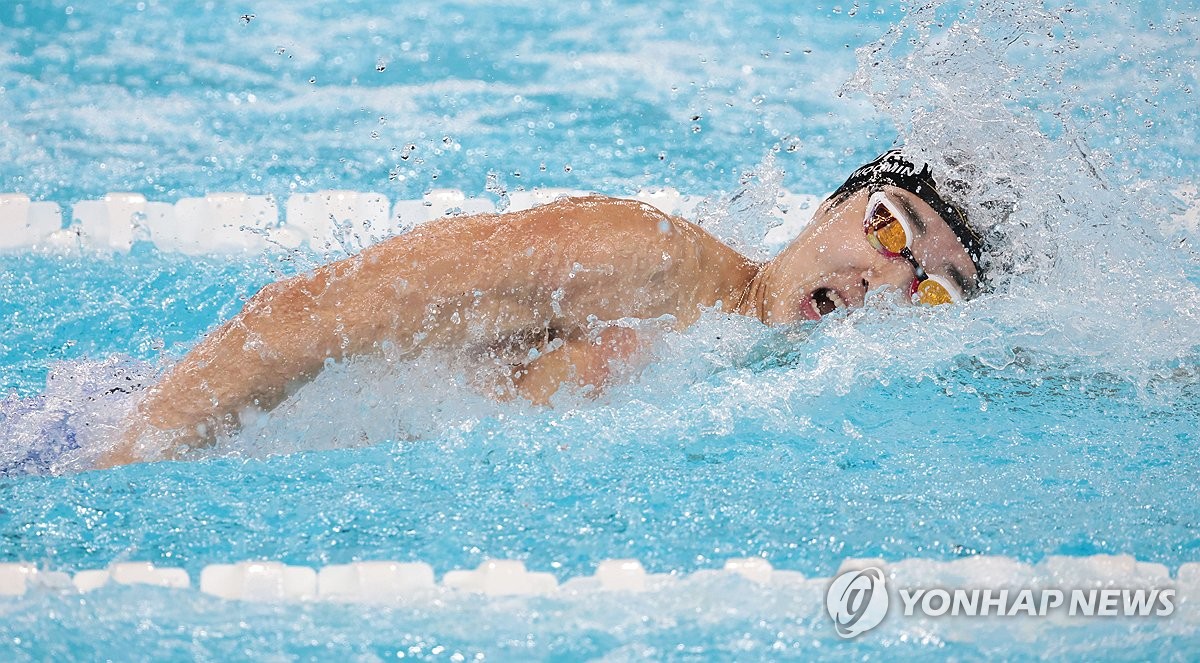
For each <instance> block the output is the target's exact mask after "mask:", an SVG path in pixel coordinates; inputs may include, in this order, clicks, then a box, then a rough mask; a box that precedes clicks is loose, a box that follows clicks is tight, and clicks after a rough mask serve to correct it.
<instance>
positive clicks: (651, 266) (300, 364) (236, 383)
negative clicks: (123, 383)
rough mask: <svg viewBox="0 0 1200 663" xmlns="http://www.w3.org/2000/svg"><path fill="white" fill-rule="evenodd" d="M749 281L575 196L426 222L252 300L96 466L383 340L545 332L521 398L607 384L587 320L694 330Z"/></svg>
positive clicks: (261, 398)
mask: <svg viewBox="0 0 1200 663" xmlns="http://www.w3.org/2000/svg"><path fill="white" fill-rule="evenodd" d="M754 270H755V266H754V265H753V263H751V262H749V261H748V260H746V259H745V258H743V257H741V256H740V255H738V254H737V253H736V252H734V251H733V250H732V249H729V248H728V247H725V246H724V245H722V244H721V243H720V242H719V241H717V240H716V239H715V238H713V237H711V236H710V235H707V233H704V232H703V231H701V230H700V229H698V228H696V227H694V226H692V225H691V224H688V223H687V222H684V221H682V220H679V219H671V218H669V217H667V216H666V215H664V214H662V213H661V212H659V211H658V210H654V209H653V208H650V207H648V206H646V205H642V204H640V203H636V202H632V201H622V200H615V199H605V198H582V199H571V200H564V201H559V202H556V203H552V204H550V205H545V206H542V207H539V208H535V209H533V210H527V211H524V212H518V213H514V214H509V215H502V216H498V215H480V216H475V217H461V218H456V219H450V220H444V221H440V222H438V223H433V224H427V225H426V226H422V227H420V228H418V229H416V230H414V231H412V232H410V233H407V234H405V235H401V236H398V237H394V238H392V239H390V240H387V241H384V242H381V243H379V244H376V245H374V246H371V247H369V248H367V249H365V250H364V251H362V252H361V253H359V254H358V255H356V256H353V257H351V258H347V259H345V260H342V261H339V262H335V263H332V264H329V265H325V266H323V267H321V268H319V269H317V270H315V271H314V272H313V273H312V274H310V275H303V276H297V277H293V278H290V279H287V280H284V281H281V282H279V283H275V284H272V285H269V286H267V287H265V288H263V290H262V291H260V292H259V293H258V294H256V295H255V296H254V297H252V298H251V299H250V300H249V301H248V302H247V303H246V305H245V307H244V308H243V309H242V311H241V312H240V313H239V314H238V315H237V316H236V317H234V318H233V319H232V320H229V321H228V322H226V323H224V324H223V325H221V326H220V327H219V328H218V329H217V330H215V331H214V332H213V333H212V334H210V335H209V336H208V337H207V338H206V339H204V341H203V342H201V343H200V344H199V345H198V346H197V347H196V348H195V349H193V350H192V351H191V352H190V353H189V354H188V355H187V356H186V357H184V358H183V360H181V361H180V362H179V363H178V364H176V365H175V366H174V367H173V368H172V369H171V370H169V371H168V372H167V374H166V375H164V376H163V378H162V379H161V380H160V381H159V382H158V384H156V385H155V386H154V387H153V388H151V389H150V390H148V392H147V395H146V396H145V397H144V398H143V400H142V401H141V403H140V404H139V406H138V408H137V411H136V412H135V413H134V415H133V416H131V417H130V419H129V420H128V421H127V423H126V430H125V433H124V434H123V436H122V439H121V441H120V443H119V444H118V445H117V446H116V447H115V448H114V449H112V450H111V451H110V452H109V453H108V454H107V455H106V456H105V457H103V458H102V459H101V460H100V462H99V466H101V467H106V466H111V465H119V464H125V463H129V462H135V461H137V460H140V459H142V458H143V457H157V456H161V455H165V456H167V457H174V456H176V455H177V454H178V453H179V452H180V451H183V450H186V449H187V448H190V447H194V446H199V445H204V444H208V443H211V442H212V440H213V439H214V437H215V436H216V434H217V433H218V431H219V430H220V429H223V428H232V427H235V426H236V425H237V419H238V415H239V412H241V411H242V410H243V409H244V408H246V407H250V406H255V407H258V408H261V409H271V408H273V407H274V406H276V405H278V404H279V403H280V402H281V401H282V400H283V399H284V398H285V397H286V396H287V395H288V393H289V392H290V390H291V389H292V388H293V387H294V386H295V385H297V384H299V383H302V382H304V381H306V380H309V379H311V378H312V377H314V376H315V375H316V374H317V373H318V372H320V370H321V369H322V367H323V366H324V364H325V362H326V361H327V360H331V359H332V360H335V361H336V360H340V359H343V358H345V357H350V356H355V355H361V354H366V353H370V352H373V351H376V350H378V348H379V347H380V344H381V343H384V342H388V343H391V344H393V345H394V346H395V347H397V348H398V349H400V350H401V351H411V352H417V351H420V350H421V349H423V348H427V347H442V348H450V349H452V348H464V347H471V346H473V345H478V344H480V343H484V344H486V343H489V342H502V341H503V340H504V339H508V338H513V337H517V336H520V335H521V334H524V333H527V332H530V331H534V332H536V331H538V330H549V329H553V330H555V332H556V333H557V334H558V335H559V336H560V337H561V338H564V339H567V340H568V341H569V342H568V346H567V347H566V348H562V349H560V351H559V352H557V353H556V352H550V353H547V354H546V355H545V356H543V357H541V358H540V359H539V360H537V361H535V362H532V363H530V364H529V365H528V366H526V367H525V368H526V369H527V370H526V371H525V375H524V376H516V386H517V389H518V392H520V393H522V394H523V395H524V396H526V397H527V398H529V399H530V400H533V401H535V402H544V401H545V400H547V399H548V398H549V397H550V395H551V394H553V393H554V391H555V390H556V389H557V386H558V384H560V383H561V382H562V381H564V380H576V381H579V380H580V379H581V378H582V379H583V383H585V384H597V385H598V384H600V383H602V382H603V381H604V379H605V378H604V376H606V375H607V373H606V372H604V376H602V375H601V372H602V371H601V369H602V368H603V369H604V371H606V370H607V368H606V367H607V361H608V359H610V358H612V357H615V356H618V355H619V354H620V352H621V350H620V348H622V347H625V345H626V343H625V341H622V340H621V339H617V342H616V344H615V345H614V344H613V343H612V342H610V343H608V344H604V343H601V344H600V345H599V346H596V347H592V346H594V345H595V344H589V345H587V346H584V345H579V344H578V343H577V342H576V341H570V339H582V338H584V337H585V336H586V334H587V330H588V329H589V328H590V327H591V326H592V324H593V323H594V322H596V321H600V322H604V321H613V320H619V319H622V318H642V319H650V318H658V317H661V316H664V315H669V316H673V317H674V318H675V319H676V320H677V321H678V323H679V325H680V326H683V325H686V324H690V322H691V321H692V320H694V319H695V317H697V316H698V315H699V309H700V307H701V306H712V305H713V304H714V303H715V302H716V301H722V302H724V303H725V305H726V307H727V308H728V307H729V306H730V305H731V304H735V303H736V301H737V300H738V297H739V296H740V294H741V292H742V291H743V288H744V284H745V283H746V281H747V280H748V278H749V277H748V276H747V274H751V273H753V271H754ZM626 331H628V330H626ZM617 333H618V332H611V334H617ZM621 333H624V332H621ZM630 333H632V332H630ZM611 334H610V335H611ZM600 338H604V335H601V337H600ZM591 340H595V338H592V339H591ZM611 340H612V339H611V338H610V341H611ZM614 352H615V353H616V354H615V355H614V354H612V353H614ZM610 355H611V356H610ZM568 360H569V361H568Z"/></svg>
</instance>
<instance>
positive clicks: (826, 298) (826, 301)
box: [804, 288, 846, 320]
mask: <svg viewBox="0 0 1200 663" xmlns="http://www.w3.org/2000/svg"><path fill="white" fill-rule="evenodd" d="M805 304H806V306H805V307H804V313H805V315H806V317H808V318H809V319H810V320H820V319H821V318H822V317H824V316H827V315H829V314H830V313H833V312H834V311H836V310H838V309H840V308H846V300H844V299H842V296H841V295H839V294H838V293H837V291H836V290H833V289H832V288H817V289H816V290H813V291H812V293H811V294H810V295H809V296H808V301H806V302H805Z"/></svg>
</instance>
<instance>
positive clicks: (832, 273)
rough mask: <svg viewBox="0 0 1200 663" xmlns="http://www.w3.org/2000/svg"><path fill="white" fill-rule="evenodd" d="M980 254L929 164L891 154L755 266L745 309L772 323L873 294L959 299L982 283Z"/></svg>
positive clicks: (862, 171) (976, 238) (812, 315)
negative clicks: (768, 259)
mask: <svg viewBox="0 0 1200 663" xmlns="http://www.w3.org/2000/svg"><path fill="white" fill-rule="evenodd" d="M984 249H985V247H984V243H983V240H982V238H981V237H980V235H979V234H978V233H977V232H975V230H974V229H973V228H972V227H971V226H970V225H969V224H968V223H967V218H966V215H965V214H964V213H963V211H962V210H961V209H960V208H958V207H956V206H954V205H953V204H951V203H949V202H947V201H946V200H945V199H944V198H942V196H941V195H940V194H939V193H938V191H937V185H936V182H935V181H934V179H933V174H932V171H931V169H930V167H929V165H928V164H920V165H917V164H915V163H913V162H912V161H911V160H909V159H908V158H906V157H905V156H904V155H903V154H902V153H901V152H900V151H899V150H890V151H888V152H885V153H884V154H882V155H880V156H879V158H877V159H875V160H874V161H872V162H871V163H869V164H866V165H865V166H863V167H861V168H859V169H858V170H856V171H854V173H853V174H852V175H851V176H850V178H849V179H847V180H846V183H845V184H843V185H842V186H840V187H838V189H837V191H835V192H834V193H833V194H832V195H831V196H829V198H827V199H826V200H825V202H823V203H822V204H821V206H820V207H819V208H818V210H817V213H816V214H815V215H814V216H813V220H812V222H811V223H810V224H809V225H808V226H807V227H806V228H805V229H804V231H803V232H802V233H800V236H799V237H797V238H796V240H795V241H794V242H792V243H791V244H790V245H789V246H788V247H787V248H786V249H784V250H783V251H782V252H781V253H780V254H779V255H778V256H776V257H775V258H774V259H773V260H771V262H769V263H768V264H767V265H765V266H764V267H763V270H762V273H761V274H760V283H759V285H758V288H757V291H756V293H755V299H756V301H754V302H752V304H753V305H754V307H755V308H756V309H757V310H758V313H759V317H760V318H762V320H763V321H764V322H768V323H776V324H778V323H787V322H792V321H795V320H802V319H810V320H816V319H819V318H820V317H821V316H823V315H826V314H828V313H831V312H833V311H834V310H836V309H838V308H850V307H857V306H861V305H862V304H863V301H864V300H865V299H866V296H867V293H868V292H872V291H875V290H879V289H887V290H889V291H891V292H893V293H896V295H897V296H898V297H900V298H901V299H903V300H906V301H912V302H913V303H918V304H922V303H923V304H943V303H951V302H957V301H962V300H964V299H967V298H970V297H971V296H973V295H975V294H976V293H977V292H978V291H979V290H980V288H981V286H982V283H983V275H984V274H983V264H982V258H983V253H984Z"/></svg>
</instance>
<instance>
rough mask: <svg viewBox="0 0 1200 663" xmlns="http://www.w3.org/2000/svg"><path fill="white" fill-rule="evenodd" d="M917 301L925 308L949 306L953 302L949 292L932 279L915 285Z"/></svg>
mask: <svg viewBox="0 0 1200 663" xmlns="http://www.w3.org/2000/svg"><path fill="white" fill-rule="evenodd" d="M917 301H919V302H921V303H922V304H925V305H927V306H937V305H939V304H949V303H951V302H953V301H954V298H953V297H951V296H950V291H949V290H946V287H945V286H943V285H942V284H941V283H938V282H937V281H934V280H933V279H925V280H924V281H921V282H920V283H919V284H917Z"/></svg>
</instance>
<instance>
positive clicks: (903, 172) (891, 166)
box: [831, 149, 986, 282]
mask: <svg viewBox="0 0 1200 663" xmlns="http://www.w3.org/2000/svg"><path fill="white" fill-rule="evenodd" d="M884 184H890V185H892V186H895V187H899V188H901V189H904V190H905V191H909V192H911V193H912V194H913V195H915V196H916V197H918V198H920V199H921V200H924V201H925V202H926V203H927V204H928V205H929V206H930V207H932V208H933V211H935V212H937V213H938V216H940V217H942V218H943V219H944V220H945V221H946V225H947V226H950V230H951V231H952V232H953V233H954V235H955V236H956V237H958V241H959V243H960V244H962V246H963V248H964V249H966V251H967V255H968V256H969V257H970V258H971V262H972V263H974V265H975V269H976V271H977V272H978V273H979V277H978V278H979V281H980V282H982V281H983V266H982V265H981V264H980V263H981V262H982V259H983V254H984V250H985V248H986V247H985V245H984V242H983V238H982V237H981V236H980V235H979V233H977V232H975V229H974V228H972V227H971V225H970V224H969V223H967V215H966V213H965V212H963V210H962V209H961V208H960V207H958V206H957V205H953V204H951V203H948V202H946V200H945V199H944V198H942V197H941V196H940V195H939V194H938V192H937V183H936V182H934V180H933V171H932V169H930V167H929V164H927V163H924V164H921V167H920V168H918V167H917V165H916V164H915V163H913V162H912V161H911V160H910V159H908V157H906V156H904V153H903V152H901V151H900V150H898V149H892V150H888V151H887V152H884V153H883V154H881V155H879V157H877V158H876V159H875V160H874V161H872V162H871V163H868V164H866V165H865V166H862V167H860V168H859V169H858V170H856V171H854V172H853V173H852V174H851V175H850V177H849V179H847V180H846V182H845V184H843V185H841V186H840V187H838V189H837V191H834V192H833V195H832V196H831V198H832V199H834V200H838V199H840V198H844V197H848V196H850V195H851V194H853V193H855V192H856V191H858V190H859V189H863V188H867V187H872V186H880V185H884Z"/></svg>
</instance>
